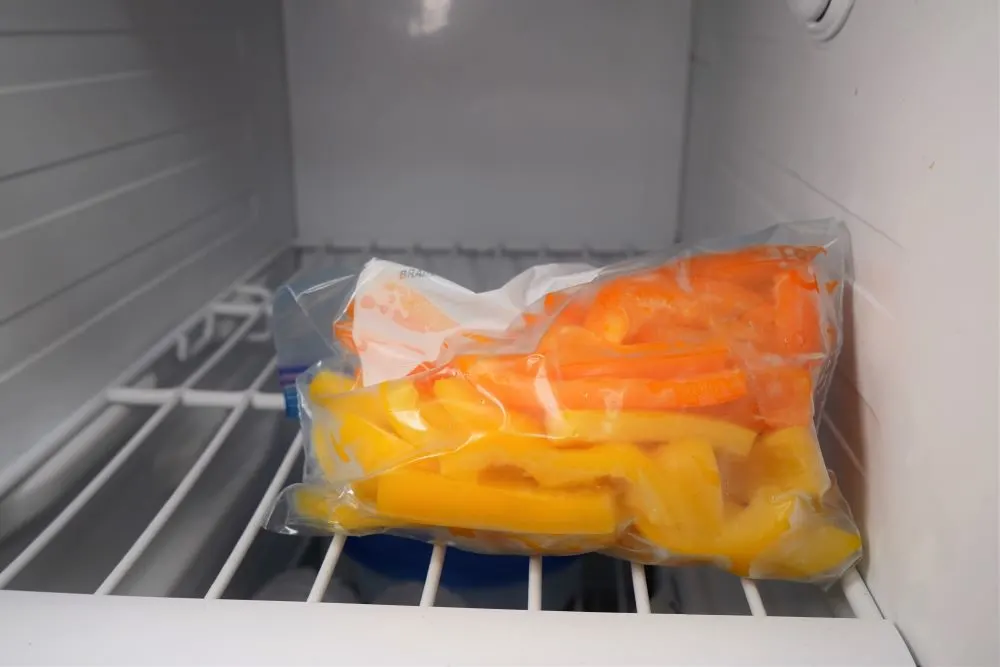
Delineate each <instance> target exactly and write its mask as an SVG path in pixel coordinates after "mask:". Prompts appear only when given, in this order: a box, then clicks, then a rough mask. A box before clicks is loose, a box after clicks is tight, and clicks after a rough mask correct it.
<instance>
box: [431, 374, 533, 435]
mask: <svg viewBox="0 0 1000 667" xmlns="http://www.w3.org/2000/svg"><path fill="white" fill-rule="evenodd" d="M433 391H434V396H435V398H436V399H437V400H438V401H439V402H440V405H441V407H442V408H443V409H444V412H445V413H447V415H448V416H449V417H450V418H451V420H452V422H453V425H452V427H454V425H459V426H460V427H461V428H463V429H465V430H468V431H470V432H471V433H474V434H476V433H486V432H490V431H499V430H504V431H509V432H513V433H523V434H539V435H544V434H545V427H544V425H542V423H541V422H539V421H538V420H536V419H533V418H531V417H529V416H528V415H525V414H521V413H519V412H515V411H514V410H513V408H512V407H509V406H503V405H501V404H500V403H499V402H498V401H497V400H496V399H495V398H493V397H492V396H488V395H487V394H486V393H485V392H482V391H480V390H479V389H477V388H476V386H475V385H474V384H472V383H471V382H469V381H468V380H467V379H465V378H464V377H447V378H441V379H439V380H437V381H435V382H434V388H433ZM438 426H442V427H446V426H444V425H440V424H439V425H438Z"/></svg>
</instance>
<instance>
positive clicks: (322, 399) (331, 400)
mask: <svg viewBox="0 0 1000 667" xmlns="http://www.w3.org/2000/svg"><path fill="white" fill-rule="evenodd" d="M308 399H309V402H310V403H311V404H312V405H313V406H318V408H319V409H317V407H313V409H312V410H311V412H312V414H313V417H314V418H316V417H318V416H319V414H322V413H327V414H330V415H332V416H338V415H342V414H345V413H354V414H357V415H361V416H362V417H364V418H365V419H367V420H368V421H370V422H372V423H374V424H377V425H378V426H388V425H389V418H388V415H387V414H386V409H385V403H384V401H383V400H382V398H381V396H379V392H378V391H377V390H375V389H374V388H372V389H361V388H359V389H355V386H354V379H353V378H350V377H348V376H346V375H343V374H341V373H335V372H333V371H328V370H321V371H320V372H318V373H316V375H315V377H313V379H312V381H311V382H310V383H309V393H308Z"/></svg>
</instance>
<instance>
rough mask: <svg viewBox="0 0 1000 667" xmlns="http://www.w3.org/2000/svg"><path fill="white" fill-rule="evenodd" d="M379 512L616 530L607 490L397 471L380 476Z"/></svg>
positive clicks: (518, 529) (551, 531)
mask: <svg viewBox="0 0 1000 667" xmlns="http://www.w3.org/2000/svg"><path fill="white" fill-rule="evenodd" d="M376 508H377V510H378V512H379V514H383V515H385V516H388V517H391V518H394V519H397V520H402V521H409V522H413V523H418V524H422V525H429V526H444V527H449V528H470V529H474V530H497V531H503V532H514V533H531V534H539V533H540V534H543V535H609V534H612V533H614V532H615V531H616V529H617V516H616V511H615V501H614V496H613V494H612V493H611V492H610V491H586V492H585V491H550V490H542V489H530V488H519V487H513V486H506V487H505V486H486V485H482V484H478V483H475V482H468V481H462V480H454V479H448V478H446V477H443V476H441V475H436V474H432V473H426V472H422V471H417V470H411V469H407V468H402V469H399V470H394V471H392V472H388V473H386V474H384V475H382V476H381V477H380V478H379V486H378V498H377V500H376Z"/></svg>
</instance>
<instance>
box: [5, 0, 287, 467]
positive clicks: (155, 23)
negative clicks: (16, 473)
mask: <svg viewBox="0 0 1000 667" xmlns="http://www.w3.org/2000/svg"><path fill="white" fill-rule="evenodd" d="M281 39H282V34H281V8H280V5H279V4H278V3H277V2H276V1H269V0H251V1H249V2H248V1H242V2H239V1H236V0H225V1H221V2H199V1H197V0H183V1H177V0H150V1H147V2H121V1H119V0H6V1H5V2H3V3H0V146H2V147H3V148H2V150H0V202H2V211H3V215H2V216H0V284H2V285H3V290H2V294H0V471H5V472H7V473H10V471H11V470H13V469H14V466H13V465H12V464H13V463H14V462H15V461H17V460H18V458H19V457H20V456H21V455H22V454H23V452H24V451H26V450H27V448H28V447H30V446H31V445H32V444H33V443H34V442H35V441H37V440H38V439H39V437H40V436H41V435H43V434H44V433H46V432H47V431H49V430H50V429H51V428H52V427H53V426H55V425H56V424H57V423H59V422H60V421H62V420H64V419H65V418H66V417H67V416H68V415H69V414H70V413H72V412H73V410H74V409H76V408H77V407H78V406H79V405H80V404H81V403H83V402H84V401H85V400H87V399H88V398H89V397H90V396H92V395H93V393H94V390H95V388H97V387H102V386H104V385H105V384H107V383H108V382H109V381H110V380H111V379H112V378H114V377H115V376H116V375H117V374H118V373H119V372H120V371H121V370H122V369H123V368H124V367H125V366H127V365H128V363H129V362H131V361H134V360H135V359H136V358H138V357H139V356H140V355H141V353H142V352H143V351H145V350H146V348H147V347H148V346H149V345H150V343H151V342H152V341H154V340H156V339H157V338H159V337H160V336H162V335H163V334H164V333H165V332H166V331H168V330H169V329H171V328H172V327H174V326H176V325H177V323H178V322H180V321H181V320H182V319H183V318H184V316H186V315H187V314H189V313H191V312H192V311H193V310H194V309H195V307H196V306H197V305H200V304H201V303H203V302H204V301H206V300H207V299H208V298H210V297H211V296H212V295H213V294H214V293H216V292H217V291H218V290H219V289H221V288H222V287H224V286H225V285H226V284H228V283H229V282H231V281H232V280H233V279H234V278H235V277H236V276H237V275H238V274H239V273H240V272H242V271H244V270H246V268H247V267H249V266H250V264H251V263H252V262H253V260H254V259H255V258H256V257H259V256H260V255H261V254H262V253H264V252H265V251H266V250H268V249H271V248H273V247H274V245H275V243H276V242H278V241H280V242H284V241H285V240H286V239H288V238H291V236H292V235H293V225H294V221H293V219H292V200H291V178H290V158H289V153H288V151H289V145H288V139H287V136H288V131H287V117H286V105H285V90H284V54H283V46H282V42H281Z"/></svg>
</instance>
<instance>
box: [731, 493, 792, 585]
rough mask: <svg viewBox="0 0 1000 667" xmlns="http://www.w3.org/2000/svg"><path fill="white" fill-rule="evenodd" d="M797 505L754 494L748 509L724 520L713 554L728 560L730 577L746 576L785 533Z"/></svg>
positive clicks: (790, 500)
mask: <svg viewBox="0 0 1000 667" xmlns="http://www.w3.org/2000/svg"><path fill="white" fill-rule="evenodd" d="M800 503H801V501H800V500H799V499H798V498H796V497H794V496H784V497H779V496H773V495H770V494H766V493H760V494H757V495H756V496H754V498H753V500H751V501H750V504H749V505H747V506H746V507H745V508H743V509H742V510H739V511H737V512H735V513H733V514H732V515H731V516H729V517H727V518H726V520H725V522H724V523H723V527H722V532H721V534H720V535H719V539H718V540H717V541H716V543H715V546H714V552H715V553H716V554H718V555H719V556H721V557H723V558H726V559H728V560H729V562H730V568H729V569H730V571H731V572H733V573H734V574H738V575H740V576H747V575H749V574H750V567H751V564H752V563H753V561H754V560H755V559H756V558H757V557H758V556H759V555H760V554H761V553H763V552H764V551H765V550H766V549H768V548H769V547H771V546H772V545H774V544H775V543H777V542H778V540H780V539H781V537H782V536H783V535H785V534H786V533H787V532H788V530H789V528H790V527H791V520H792V513H793V512H794V511H795V510H796V508H797V507H799V506H800Z"/></svg>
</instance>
